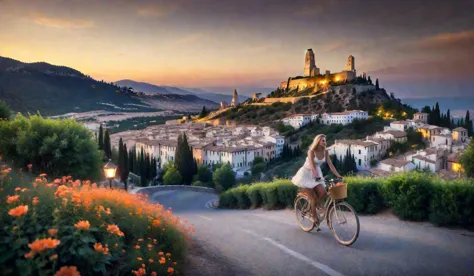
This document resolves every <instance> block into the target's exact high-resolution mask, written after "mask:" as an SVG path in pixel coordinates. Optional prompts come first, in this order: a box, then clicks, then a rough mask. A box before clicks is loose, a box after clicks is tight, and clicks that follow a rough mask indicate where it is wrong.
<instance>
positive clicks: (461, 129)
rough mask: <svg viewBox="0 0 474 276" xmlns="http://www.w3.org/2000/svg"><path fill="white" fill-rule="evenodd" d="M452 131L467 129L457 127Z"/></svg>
mask: <svg viewBox="0 0 474 276" xmlns="http://www.w3.org/2000/svg"><path fill="white" fill-rule="evenodd" d="M453 131H467V129H465V128H463V127H457V128H455V129H453Z"/></svg>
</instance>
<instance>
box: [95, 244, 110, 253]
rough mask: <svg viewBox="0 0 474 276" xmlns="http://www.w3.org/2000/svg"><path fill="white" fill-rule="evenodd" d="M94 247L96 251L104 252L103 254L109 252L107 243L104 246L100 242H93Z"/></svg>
mask: <svg viewBox="0 0 474 276" xmlns="http://www.w3.org/2000/svg"><path fill="white" fill-rule="evenodd" d="M94 249H95V251H97V252H100V253H104V255H107V254H109V248H108V247H107V245H106V246H105V247H104V246H102V244H101V243H100V242H98V243H95V244H94Z"/></svg>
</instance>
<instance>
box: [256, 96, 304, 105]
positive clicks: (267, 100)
mask: <svg viewBox="0 0 474 276" xmlns="http://www.w3.org/2000/svg"><path fill="white" fill-rule="evenodd" d="M299 99H300V97H285V98H265V99H264V100H263V102H264V103H269V104H273V103H295V102H297V101H298V100H299Z"/></svg>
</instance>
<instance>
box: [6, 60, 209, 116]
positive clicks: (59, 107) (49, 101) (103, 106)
mask: <svg viewBox="0 0 474 276" xmlns="http://www.w3.org/2000/svg"><path fill="white" fill-rule="evenodd" d="M167 91H168V92H170V93H155V94H154V95H145V94H143V93H134V92H132V91H130V90H127V89H123V88H122V87H120V86H118V85H116V84H113V83H107V82H104V81H97V80H95V79H93V78H91V77H90V76H87V75H85V74H83V73H81V72H79V71H78V70H75V69H73V68H69V67H65V66H56V65H52V64H49V63H45V62H35V63H24V62H21V61H18V60H14V59H11V58H7V57H1V56H0V99H1V100H3V101H5V102H6V103H7V105H9V106H10V108H11V109H12V110H13V111H14V112H23V113H26V112H29V113H36V112H37V111H39V112H40V113H41V114H42V115H48V116H49V115H58V114H64V113H69V112H85V111H92V110H109V111H122V112H123V111H129V112H137V111H157V110H163V109H165V110H175V111H191V112H196V111H199V110H201V109H202V106H206V107H207V108H209V109H215V108H218V104H217V103H216V102H213V101H210V100H206V99H202V98H200V97H197V96H196V95H195V94H193V93H188V94H183V93H178V94H176V92H180V90H179V88H173V89H171V88H169V89H168V90H167Z"/></svg>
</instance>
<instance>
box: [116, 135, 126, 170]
mask: <svg viewBox="0 0 474 276" xmlns="http://www.w3.org/2000/svg"><path fill="white" fill-rule="evenodd" d="M117 163H118V165H117V172H116V174H117V175H119V176H121V175H122V173H123V172H125V159H124V151H123V141H122V137H120V140H119V149H118V162H117Z"/></svg>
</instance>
